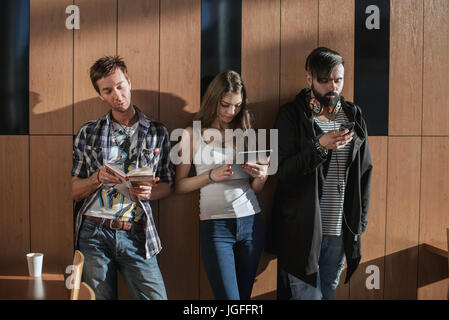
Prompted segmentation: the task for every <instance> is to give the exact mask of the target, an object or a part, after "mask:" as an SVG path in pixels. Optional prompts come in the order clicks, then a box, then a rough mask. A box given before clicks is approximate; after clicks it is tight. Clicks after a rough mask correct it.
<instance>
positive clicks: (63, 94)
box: [29, 0, 73, 134]
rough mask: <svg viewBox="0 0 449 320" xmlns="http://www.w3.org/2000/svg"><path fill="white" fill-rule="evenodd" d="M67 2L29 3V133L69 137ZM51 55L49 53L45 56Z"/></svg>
mask: <svg viewBox="0 0 449 320" xmlns="http://www.w3.org/2000/svg"><path fill="white" fill-rule="evenodd" d="M70 4H72V1H71V0H64V1H60V0H31V1H30V75H29V77H30V133H31V134H55V133H56V134H61V133H64V134H71V132H72V111H73V110H72V85H73V80H72V74H73V73H72V61H73V46H72V43H73V31H71V30H67V29H66V27H65V19H66V17H68V15H65V14H64V12H65V8H66V7H67V6H68V5H70ZM49 52H51V54H48V53H49Z"/></svg>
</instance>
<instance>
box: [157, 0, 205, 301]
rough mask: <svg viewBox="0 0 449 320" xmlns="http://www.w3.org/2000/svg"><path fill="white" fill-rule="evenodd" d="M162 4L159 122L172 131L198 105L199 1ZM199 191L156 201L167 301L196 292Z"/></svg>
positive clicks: (175, 0) (183, 123)
mask: <svg viewBox="0 0 449 320" xmlns="http://www.w3.org/2000/svg"><path fill="white" fill-rule="evenodd" d="M160 5H161V8H160V75H161V76H160V91H161V96H160V121H161V122H162V123H163V124H164V125H166V126H167V128H168V129H169V130H170V131H171V130H172V129H175V128H184V127H186V126H188V125H191V123H192V122H191V121H192V118H193V113H194V112H196V111H198V110H199V106H200V77H201V76H200V72H201V68H200V63H201V1H200V0H188V1H186V0H173V1H161V3H160ZM198 195H199V193H198V192H192V193H190V194H186V195H172V196H170V198H168V199H165V200H161V201H159V210H160V217H159V234H160V237H161V241H162V246H163V250H162V252H161V254H160V256H159V257H158V258H159V263H160V267H161V271H162V273H163V276H164V281H165V285H166V289H167V295H168V298H169V299H196V298H198V297H199V296H200V292H199V291H200V289H199V276H198V273H199V272H198V270H199V227H198V220H199V218H198V214H199V208H198V204H199V202H198ZM180 266H182V272H180Z"/></svg>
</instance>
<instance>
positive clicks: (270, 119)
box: [242, 0, 280, 129]
mask: <svg viewBox="0 0 449 320" xmlns="http://www.w3.org/2000/svg"><path fill="white" fill-rule="evenodd" d="M279 46H280V1H269V0H262V1H243V2H242V78H243V80H244V81H245V85H246V89H247V94H248V100H249V102H250V110H251V112H252V113H253V114H254V117H255V127H257V128H268V129H269V128H272V127H273V125H274V119H275V117H276V115H277V111H278V108H279V59H280V56H279V48H280V47H279Z"/></svg>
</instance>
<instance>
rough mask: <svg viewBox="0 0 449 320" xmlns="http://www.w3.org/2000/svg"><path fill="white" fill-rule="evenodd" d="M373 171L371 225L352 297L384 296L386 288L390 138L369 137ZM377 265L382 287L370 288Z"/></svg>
mask: <svg viewBox="0 0 449 320" xmlns="http://www.w3.org/2000/svg"><path fill="white" fill-rule="evenodd" d="M369 142H370V150H371V157H372V160H373V175H372V182H371V198H370V207H369V211H368V227H367V229H366V232H365V233H364V234H363V235H362V260H361V262H360V265H359V268H358V269H357V271H356V272H355V274H354V275H353V277H352V278H351V281H350V282H351V283H350V288H351V289H350V298H351V299H352V300H355V299H357V300H358V299H369V300H381V299H382V298H383V290H384V266H385V263H384V256H385V216H386V208H387V192H386V185H387V167H388V157H387V151H388V138H387V137H369ZM371 265H372V266H376V267H378V268H379V272H380V289H371V290H369V289H367V287H366V280H367V278H368V277H369V276H370V275H371V274H372V273H370V274H367V273H366V270H367V267H368V266H371Z"/></svg>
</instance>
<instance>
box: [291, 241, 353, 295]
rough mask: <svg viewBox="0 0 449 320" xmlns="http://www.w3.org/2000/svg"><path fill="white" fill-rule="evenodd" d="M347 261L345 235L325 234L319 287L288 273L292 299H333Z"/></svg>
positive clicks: (322, 244)
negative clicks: (344, 243)
mask: <svg viewBox="0 0 449 320" xmlns="http://www.w3.org/2000/svg"><path fill="white" fill-rule="evenodd" d="M344 263H345V253H344V247H343V236H327V235H323V241H322V243H321V251H320V258H319V262H318V274H317V287H316V288H315V287H314V286H311V285H309V284H307V283H305V282H304V281H302V280H300V279H298V278H296V277H294V276H293V275H291V274H289V273H288V274H287V275H288V281H289V283H290V290H291V299H292V300H333V299H334V295H335V291H336V289H337V286H338V282H339V280H340V275H341V272H342V271H343V267H344Z"/></svg>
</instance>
